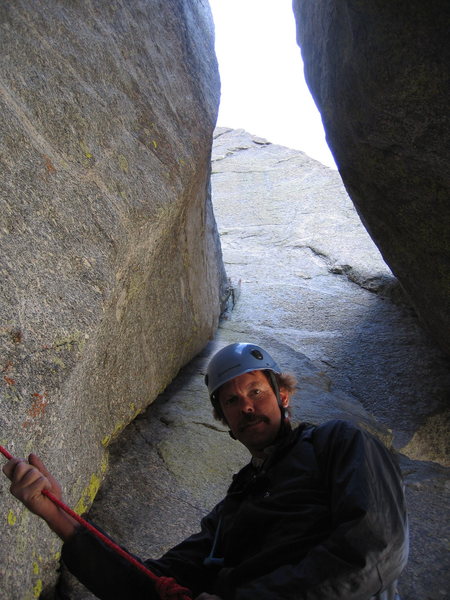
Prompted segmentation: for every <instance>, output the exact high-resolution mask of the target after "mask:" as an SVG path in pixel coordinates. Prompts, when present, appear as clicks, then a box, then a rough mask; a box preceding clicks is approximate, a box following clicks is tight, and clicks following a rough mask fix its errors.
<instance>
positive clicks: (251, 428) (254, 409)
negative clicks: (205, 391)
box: [219, 371, 289, 457]
mask: <svg viewBox="0 0 450 600" xmlns="http://www.w3.org/2000/svg"><path fill="white" fill-rule="evenodd" d="M280 398H281V403H282V405H283V406H284V407H287V406H288V404H289V396H288V394H287V393H286V391H285V390H283V389H280ZM219 402H220V406H221V408H222V412H223V415H224V417H225V419H226V421H227V423H228V426H229V428H230V429H231V432H232V433H233V435H234V436H235V438H236V439H237V440H239V441H240V442H241V443H242V444H244V446H246V447H247V448H248V449H249V450H250V452H251V454H252V455H253V456H260V457H262V456H264V454H263V452H262V451H263V450H264V448H266V447H267V446H270V445H271V444H273V442H274V441H275V438H276V437H277V434H278V430H279V428H280V424H281V411H280V407H279V406H278V402H277V397H276V395H275V392H274V391H273V389H272V387H271V385H270V383H269V380H268V379H267V377H266V375H265V374H264V373H263V372H262V371H252V372H251V373H244V374H243V375H239V376H238V377H235V378H234V379H232V380H231V381H228V382H227V383H225V384H224V385H223V386H222V387H221V388H220V391H219Z"/></svg>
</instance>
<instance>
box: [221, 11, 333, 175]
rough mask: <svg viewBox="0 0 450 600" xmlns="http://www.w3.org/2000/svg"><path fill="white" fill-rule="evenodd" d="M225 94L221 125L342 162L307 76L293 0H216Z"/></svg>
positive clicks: (328, 161)
mask: <svg viewBox="0 0 450 600" xmlns="http://www.w3.org/2000/svg"><path fill="white" fill-rule="evenodd" d="M210 5H211V10H212V13H213V17H214V22H215V28H216V54H217V59H218V61H219V70H220V78H221V81H222V96H221V102H220V109H219V118H218V122H217V125H218V126H220V127H232V128H233V129H241V128H242V129H245V130H246V131H248V132H249V133H252V134H254V135H258V136H261V137H264V138H266V139H267V140H268V141H269V142H273V143H275V144H281V145H283V146H288V147H289V148H294V149H296V150H302V151H303V152H306V154H308V155H309V156H311V157H312V158H315V159H316V160H319V161H320V162H321V163H323V164H325V165H328V166H329V167H333V168H336V165H335V163H334V160H333V157H332V155H331V152H330V150H329V148H328V146H327V144H326V142H325V134H324V130H323V126H322V121H321V118H320V114H319V112H318V110H317V108H316V105H315V104H314V100H313V99H312V96H311V94H310V92H309V90H308V87H307V85H306V83H305V80H304V76H303V62H302V58H301V54H300V48H299V47H298V45H297V42H296V31H295V19H294V14H293V12H292V0H210Z"/></svg>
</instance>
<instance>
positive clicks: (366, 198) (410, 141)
mask: <svg viewBox="0 0 450 600" xmlns="http://www.w3.org/2000/svg"><path fill="white" fill-rule="evenodd" d="M293 6H294V13H295V16H296V20H297V33H298V42H299V45H300V46H301V51H302V55H303V60H304V65H305V76H306V80H307V83H308V85H309V88H310V90H311V92H312V94H313V96H314V99H315V101H316V104H317V106H318V108H319V110H320V112H321V114H322V120H323V123H324V127H325V131H326V136H327V141H328V144H329V146H330V148H331V150H332V152H333V155H334V157H335V160H336V164H337V166H338V169H339V172H340V174H341V177H342V179H343V182H344V185H345V187H346V189H347V191H348V193H349V195H350V197H351V199H352V201H353V203H354V205H355V207H356V209H357V211H358V213H359V215H360V217H361V219H362V221H363V223H364V225H365V227H366V228H367V230H368V232H369V234H370V236H371V237H372V239H373V240H374V241H375V243H376V244H377V246H378V248H379V249H380V251H381V253H382V255H383V257H384V259H385V260H386V262H387V263H388V264H389V266H390V268H391V269H392V271H393V272H394V273H395V275H396V276H397V277H398V279H399V280H400V282H401V284H402V286H403V288H404V290H405V291H406V292H407V294H408V296H409V298H410V300H411V302H412V303H413V305H414V307H415V309H416V311H417V313H418V314H419V316H420V318H421V320H422V322H423V323H425V324H426V326H427V327H428V329H429V330H430V331H431V333H432V335H433V336H434V338H435V339H436V340H437V341H438V343H439V344H440V345H441V347H442V348H443V349H444V350H445V351H446V352H447V354H449V353H450V341H449V340H450V338H449V335H448V331H449V330H450V300H449V299H450V243H449V242H450V237H449V231H450V207H449V206H450V205H449V202H448V198H449V189H450V174H449V173H450V171H449V168H448V149H449V147H450V137H449V136H450V134H449V132H450V112H449V109H448V106H449V104H448V98H449V96H450V75H449V69H448V65H449V63H450V38H449V35H448V30H449V25H450V5H449V3H448V2H447V1H446V0H431V1H430V2H421V1H420V0H413V1H412V2H383V1H380V0H377V1H375V2H374V1H373V0H346V1H345V2H341V1H337V0H294V2H293Z"/></svg>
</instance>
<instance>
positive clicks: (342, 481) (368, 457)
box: [63, 421, 408, 600]
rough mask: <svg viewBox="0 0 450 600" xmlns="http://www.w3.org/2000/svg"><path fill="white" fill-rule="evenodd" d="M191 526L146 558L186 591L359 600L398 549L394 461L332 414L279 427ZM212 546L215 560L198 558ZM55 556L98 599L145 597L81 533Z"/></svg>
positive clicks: (144, 589) (229, 598) (401, 514)
mask: <svg viewBox="0 0 450 600" xmlns="http://www.w3.org/2000/svg"><path fill="white" fill-rule="evenodd" d="M219 522H220V525H219ZM201 525H202V528H201V532H200V533H198V534H195V535H193V536H191V537H190V538H188V539H187V540H185V541H184V542H182V543H181V544H179V545H178V546H176V547H175V548H173V549H171V550H170V551H169V552H167V553H166V554H165V555H164V556H163V557H162V558H161V559H159V560H158V561H147V563H146V564H147V565H148V566H149V567H150V568H151V569H152V570H154V571H155V572H156V573H158V574H166V575H171V576H173V577H175V579H176V580H177V581H178V582H179V583H180V584H182V585H184V586H186V587H188V588H190V589H191V590H192V592H193V596H194V597H195V596H196V595H198V594H199V593H200V592H202V591H209V592H210V593H215V594H217V595H219V596H220V597H222V598H224V600H256V599H258V600H269V599H270V600H274V599H283V600H284V599H285V600H288V599H292V600H294V599H295V600H338V599H339V600H369V599H370V598H371V597H372V596H373V595H375V594H376V593H377V592H379V591H381V590H383V589H385V588H386V587H388V585H389V584H390V583H391V582H392V581H394V580H395V579H396V578H397V577H398V576H399V574H400V572H401V570H402V568H403V567H404V565H405V563H406V558H407V552H408V536H407V518H406V510H405V504H404V496H403V490H402V482H401V477H400V473H399V469H398V467H397V465H396V464H395V462H394V461H393V460H392V457H391V455H390V453H389V452H388V451H387V450H386V448H385V447H384V446H383V445H382V444H381V443H380V442H378V441H377V440H376V439H375V438H374V437H372V436H371V435H369V434H367V433H365V432H362V431H361V430H359V429H358V428H356V427H354V426H352V425H351V424H349V423H347V422H343V421H332V422H329V423H326V424H325V425H321V426H319V427H314V426H310V425H306V424H304V425H301V426H300V427H298V428H297V429H296V430H294V431H291V432H288V433H287V435H285V436H284V437H283V438H282V439H281V440H280V442H279V443H278V444H277V446H276V448H275V450H274V452H273V453H272V454H271V456H270V457H269V458H268V459H267V461H266V463H265V464H264V465H263V467H262V468H261V469H256V468H255V467H254V466H253V465H252V464H251V463H250V464H249V465H247V466H246V467H244V469H242V470H241V471H240V472H239V473H238V474H237V475H236V476H235V477H234V479H233V483H232V485H231V486H230V489H229V491H228V493H227V496H226V497H225V499H224V500H223V501H222V502H221V503H219V504H218V505H217V506H216V507H215V508H214V510H213V511H212V512H211V513H209V515H207V516H206V517H205V518H204V519H203V520H202V524H201ZM214 542H215V548H214V553H213V558H214V559H215V560H213V561H211V560H210V561H209V562H210V563H211V562H212V563H213V564H212V565H211V566H205V564H204V560H205V558H206V557H208V556H210V553H211V549H212V546H213V544H214ZM80 553H81V554H82V555H83V557H82V558H80ZM63 559H64V561H65V562H66V564H67V565H68V567H69V569H70V570H71V571H72V572H74V574H75V575H76V576H77V577H78V578H79V579H80V580H81V581H82V582H84V583H86V584H87V585H88V587H90V588H91V589H92V591H93V592H94V593H95V594H97V595H98V596H99V597H100V598H105V599H107V598H122V597H123V598H126V597H130V598H133V599H135V600H137V599H138V598H141V597H142V598H146V599H147V600H148V598H150V597H156V596H151V595H150V594H149V591H148V590H149V587H152V585H151V582H149V583H147V582H144V581H143V579H145V576H142V575H141V574H140V573H136V574H134V570H135V569H134V568H132V567H130V568H129V567H128V566H127V565H125V564H122V562H120V561H119V562H120V565H121V566H120V568H118V566H117V563H118V559H116V558H115V557H113V556H112V555H111V552H110V551H109V550H107V549H105V548H104V546H103V545H102V544H101V543H100V542H96V540H93V539H91V538H90V535H88V534H85V533H81V534H78V535H77V536H75V538H74V539H73V540H71V541H70V542H69V543H67V544H65V546H64V548H63ZM217 559H223V561H220V560H219V561H218V560H217ZM89 561H92V563H93V564H95V565H96V566H97V569H95V572H93V573H89V572H87V570H86V564H87V563H89ZM214 563H216V564H214ZM217 563H218V564H217ZM99 571H100V573H99ZM111 576H112V577H111ZM99 579H101V582H100V581H99ZM120 580H123V582H122V583H120ZM125 581H126V583H124V582H125ZM93 584H94V586H95V589H94V586H93ZM121 585H122V586H125V587H124V588H123V589H124V590H125V589H126V590H127V594H128V596H127V594H124V595H121V592H120V591H118V590H120V586H121ZM134 585H136V586H137V587H136V591H134V588H133V586H134ZM130 590H132V591H131V592H130ZM139 594H142V595H139Z"/></svg>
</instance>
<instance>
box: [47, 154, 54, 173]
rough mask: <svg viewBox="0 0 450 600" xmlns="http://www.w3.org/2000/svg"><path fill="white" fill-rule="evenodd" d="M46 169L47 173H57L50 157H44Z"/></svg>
mask: <svg viewBox="0 0 450 600" xmlns="http://www.w3.org/2000/svg"><path fill="white" fill-rule="evenodd" d="M44 162H45V168H46V169H47V173H56V169H55V167H54V165H53V163H52V161H51V160H50V158H49V157H48V156H46V155H45V156H44Z"/></svg>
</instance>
